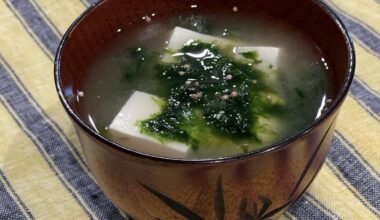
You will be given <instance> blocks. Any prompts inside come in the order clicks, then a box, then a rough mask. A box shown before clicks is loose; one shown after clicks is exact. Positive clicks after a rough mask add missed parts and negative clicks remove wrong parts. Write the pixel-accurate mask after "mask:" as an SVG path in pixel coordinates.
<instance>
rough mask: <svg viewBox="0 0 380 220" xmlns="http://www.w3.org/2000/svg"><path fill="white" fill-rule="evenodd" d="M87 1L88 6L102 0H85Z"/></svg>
mask: <svg viewBox="0 0 380 220" xmlns="http://www.w3.org/2000/svg"><path fill="white" fill-rule="evenodd" d="M85 1H87V4H88V6H90V5H93V4H96V3H98V2H100V1H101V0H85Z"/></svg>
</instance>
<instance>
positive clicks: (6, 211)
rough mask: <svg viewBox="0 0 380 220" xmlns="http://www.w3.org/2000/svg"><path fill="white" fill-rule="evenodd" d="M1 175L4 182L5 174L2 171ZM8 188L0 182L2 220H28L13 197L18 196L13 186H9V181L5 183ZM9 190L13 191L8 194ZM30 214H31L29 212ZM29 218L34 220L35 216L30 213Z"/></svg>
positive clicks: (0, 214)
mask: <svg viewBox="0 0 380 220" xmlns="http://www.w3.org/2000/svg"><path fill="white" fill-rule="evenodd" d="M0 175H1V177H0V178H2V179H3V180H5V179H4V178H3V173H2V172H1V171H0ZM4 182H5V183H6V184H7V186H5V185H4V184H3V183H2V181H0V198H1V200H0V219H28V218H27V216H25V214H24V212H23V211H22V210H21V209H20V207H19V206H18V205H17V203H16V201H15V200H14V199H13V198H12V195H11V194H10V193H12V194H13V196H14V195H16V194H15V193H13V192H14V191H13V189H12V188H10V187H11V185H10V184H8V181H4ZM7 188H8V189H9V190H10V191H11V192H8V190H7ZM28 213H29V212H28ZM29 214H30V216H28V217H29V218H31V219H33V216H32V214H31V213H29Z"/></svg>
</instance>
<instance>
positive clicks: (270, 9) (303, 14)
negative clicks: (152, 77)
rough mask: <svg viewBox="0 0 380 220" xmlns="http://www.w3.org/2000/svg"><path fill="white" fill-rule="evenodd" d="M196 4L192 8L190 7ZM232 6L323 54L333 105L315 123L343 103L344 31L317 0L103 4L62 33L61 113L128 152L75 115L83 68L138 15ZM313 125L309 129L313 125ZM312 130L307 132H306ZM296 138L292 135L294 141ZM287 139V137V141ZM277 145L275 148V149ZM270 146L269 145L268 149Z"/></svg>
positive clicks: (348, 54) (347, 48) (348, 74)
mask: <svg viewBox="0 0 380 220" xmlns="http://www.w3.org/2000/svg"><path fill="white" fill-rule="evenodd" d="M192 5H196V6H197V7H196V9H194V7H191V6H192ZM234 6H237V7H238V8H239V12H240V13H244V14H246V15H249V16H257V14H265V15H266V16H270V17H271V18H272V19H274V20H281V21H282V22H285V23H287V24H289V25H291V26H294V27H296V28H297V29H299V30H300V31H302V32H303V33H305V34H306V35H307V36H309V37H310V38H311V39H312V40H313V41H314V42H315V43H316V45H318V47H319V48H320V49H321V50H322V51H323V53H324V54H325V56H326V59H327V60H328V61H329V62H330V65H331V68H332V73H333V77H332V79H331V80H332V81H333V82H332V83H331V84H332V85H333V91H332V96H333V97H334V103H333V104H332V107H331V108H330V109H329V110H328V111H327V112H326V113H325V115H323V116H322V117H321V118H319V119H318V120H317V121H316V122H315V124H316V123H318V122H319V121H321V120H323V119H324V117H325V116H326V115H328V114H329V112H332V111H334V110H335V109H336V108H337V107H338V106H339V105H340V104H341V102H342V100H343V98H344V96H345V95H346V93H347V91H348V87H349V85H350V83H351V80H352V78H353V71H354V53H353V47H352V43H351V41H350V39H349V37H348V34H347V32H346V30H345V29H344V27H343V25H342V23H341V22H340V21H339V20H338V19H337V17H336V16H335V15H334V14H333V13H332V12H331V11H330V10H329V9H328V8H327V7H326V6H325V5H324V4H323V3H320V2H319V1H304V0H290V1H274V0H255V1H251V0H240V1H235V0H225V1H220V0H209V1H201V0H191V1H190V0H184V1H175V2H173V1H166V0H164V1H137V0H131V1H128V2H126V1H124V0H112V1H110V0H106V1H102V2H100V3H99V4H97V5H95V6H92V7H91V8H90V9H88V10H87V11H86V12H85V13H84V14H82V16H81V17H79V18H78V19H77V20H76V21H75V22H74V24H73V25H72V26H71V27H70V29H69V30H68V32H67V33H66V34H65V36H64V38H63V40H62V43H61V45H60V47H59V50H58V53H57V56H56V63H55V64H56V66H55V78H56V85H57V89H58V92H59V95H60V98H61V101H62V102H63V104H64V106H65V108H66V110H67V111H68V112H69V114H70V116H71V117H72V118H73V119H74V121H75V122H76V123H78V124H79V125H80V126H82V127H83V128H85V129H86V130H87V131H88V132H89V133H90V134H91V135H93V136H95V137H96V138H98V139H100V140H101V141H104V142H108V143H109V144H110V145H111V146H115V147H117V148H118V149H123V150H126V151H131V152H132V151H133V150H130V149H127V148H125V147H122V146H120V145H117V144H115V143H112V142H110V141H109V140H107V139H106V138H104V137H102V136H101V135H99V134H97V133H96V131H95V130H93V129H92V128H91V127H90V126H88V125H87V124H86V121H83V120H82V119H81V118H80V117H79V103H78V102H77V101H76V91H77V90H78V88H80V85H81V83H82V81H83V78H84V77H85V74H86V71H85V69H86V67H87V65H88V64H89V63H90V62H91V61H92V59H93V58H94V56H95V55H96V54H97V52H98V51H99V50H101V49H102V48H103V47H104V45H106V44H107V43H108V42H110V41H112V39H114V38H115V37H116V35H117V34H118V33H117V30H118V29H122V30H124V31H128V29H131V28H134V27H135V26H136V25H144V23H143V22H142V19H141V18H142V17H143V16H145V15H147V14H151V13H155V14H156V16H170V15H173V14H180V13H181V12H188V11H191V10H196V13H212V12H213V11H227V10H228V11H230V10H231V9H232V8H233V7H234ZM312 126H313V125H312ZM312 126H310V127H309V128H307V129H306V130H305V131H304V132H302V133H305V132H307V131H308V130H309V129H310V128H311V127H312ZM293 138H296V137H293ZM288 140H289V139H288ZM280 145H281V143H279V144H276V146H280ZM271 147H272V148H273V146H269V147H267V148H268V149H269V148H271Z"/></svg>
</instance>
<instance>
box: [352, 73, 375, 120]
mask: <svg viewBox="0 0 380 220" xmlns="http://www.w3.org/2000/svg"><path fill="white" fill-rule="evenodd" d="M350 92H351V94H352V95H353V96H354V98H355V99H357V100H358V101H359V102H360V104H361V105H364V106H363V107H364V108H366V109H367V110H369V112H370V114H371V115H373V117H375V118H376V119H377V120H380V96H379V94H377V93H376V92H375V91H373V90H371V89H370V88H369V86H367V85H366V84H365V83H364V82H363V81H361V80H359V79H355V80H353V81H352V85H351V89H350Z"/></svg>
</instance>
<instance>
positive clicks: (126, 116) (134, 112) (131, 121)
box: [109, 91, 190, 158]
mask: <svg viewBox="0 0 380 220" xmlns="http://www.w3.org/2000/svg"><path fill="white" fill-rule="evenodd" d="M157 98H158V97H156V96H153V95H150V94H148V93H145V92H140V91H135V92H134V93H133V94H132V96H131V97H130V98H129V99H128V100H127V102H126V103H125V104H124V106H123V107H122V108H121V110H120V111H119V113H118V114H117V115H116V116H115V118H114V119H113V121H112V123H111V125H110V126H109V131H110V133H111V136H112V138H114V139H115V140H116V142H119V143H120V144H123V145H125V146H126V147H129V148H133V149H135V150H137V151H141V152H144V153H148V154H153V155H158V156H165V157H175V158H184V157H186V155H187V153H188V151H189V150H190V147H189V146H187V145H186V144H183V143H178V142H171V143H165V144H163V143H161V142H160V141H158V140H156V139H154V138H153V137H150V136H147V135H144V134H142V133H141V132H140V129H139V127H138V126H137V123H138V122H139V121H142V120H146V119H148V118H150V117H151V116H152V115H153V114H156V113H158V112H159V111H160V107H159V106H158V104H157V103H156V102H155V101H154V99H157Z"/></svg>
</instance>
